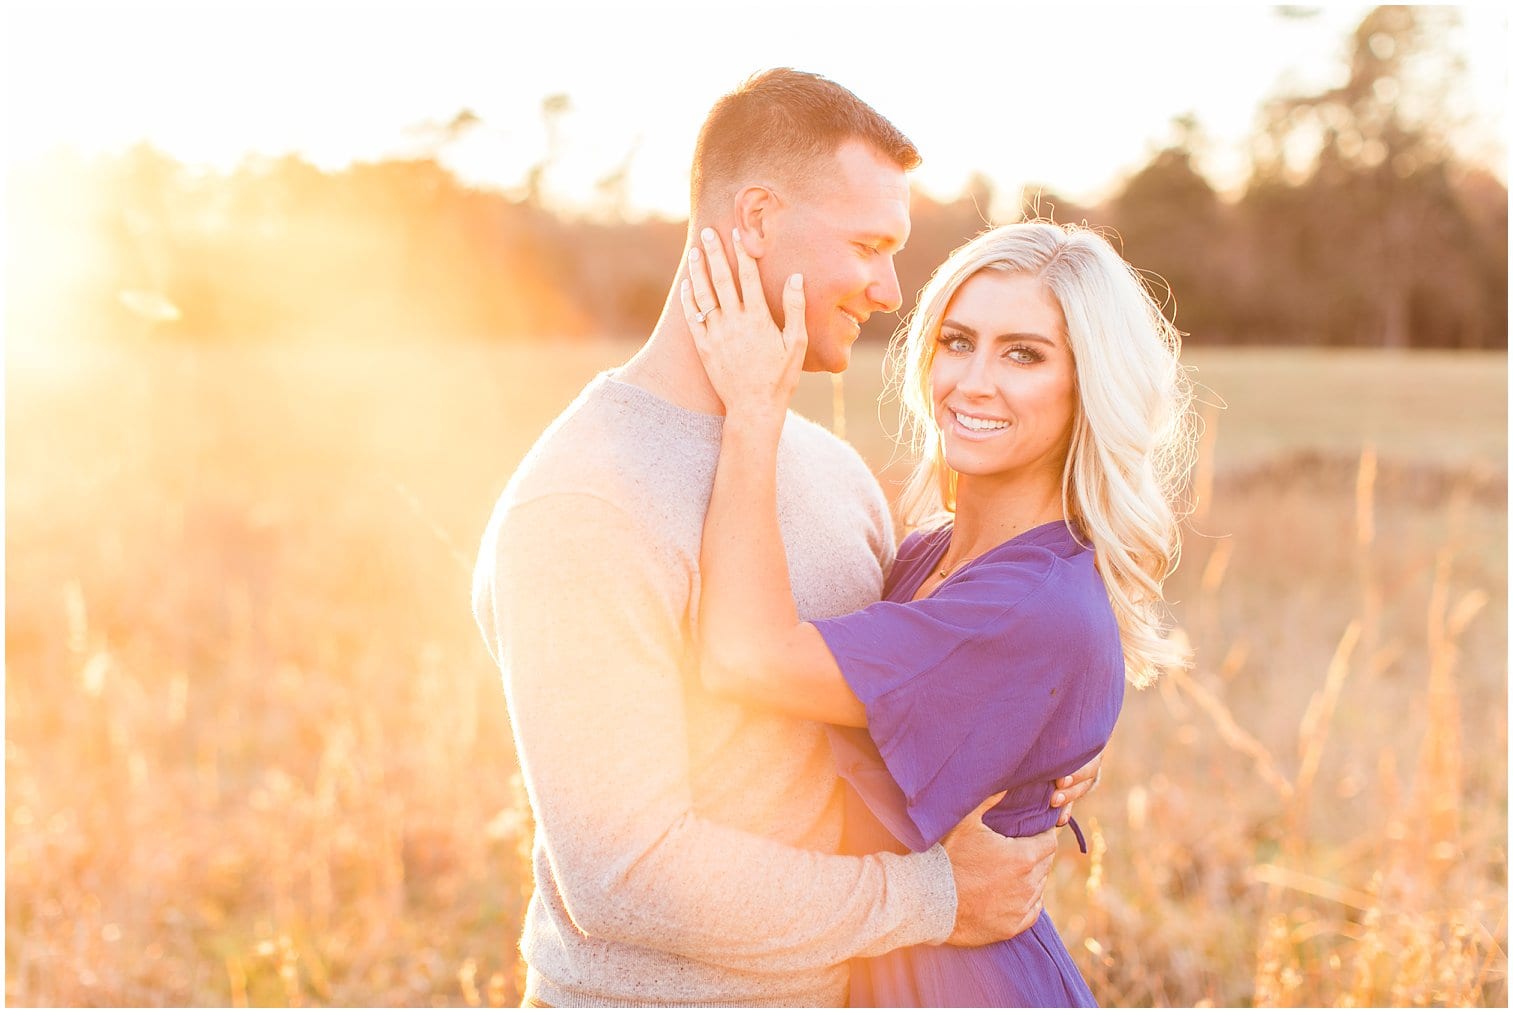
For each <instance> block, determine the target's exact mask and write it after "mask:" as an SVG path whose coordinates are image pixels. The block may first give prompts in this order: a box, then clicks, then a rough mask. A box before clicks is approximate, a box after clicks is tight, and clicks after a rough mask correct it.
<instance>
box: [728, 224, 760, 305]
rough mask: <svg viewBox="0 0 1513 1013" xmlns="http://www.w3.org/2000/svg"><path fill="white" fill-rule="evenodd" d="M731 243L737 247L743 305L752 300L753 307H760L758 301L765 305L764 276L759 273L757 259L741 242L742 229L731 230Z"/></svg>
mask: <svg viewBox="0 0 1513 1013" xmlns="http://www.w3.org/2000/svg"><path fill="white" fill-rule="evenodd" d="M730 242H731V245H733V246H734V247H735V266H736V271H737V273H738V274H739V275H740V278H741V299H742V303H741V304H742V305H743V306H744V305H746V300H750V301H751V305H752V306H756V305H758V300H760V301H761V302H762V303H765V302H766V300H763V299H762V276H761V274H760V273H759V272H758V271H757V262H756V258H755V257H753V256H752V255H751V254H750V253H748V252H747V251H746V244H745V243H743V242H741V230H740V229H731V230H730Z"/></svg>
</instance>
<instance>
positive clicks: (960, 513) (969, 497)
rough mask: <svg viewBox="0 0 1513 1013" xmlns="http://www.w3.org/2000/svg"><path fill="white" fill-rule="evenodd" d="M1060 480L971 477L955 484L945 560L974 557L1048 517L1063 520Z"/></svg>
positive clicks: (1047, 521) (965, 477) (963, 477)
mask: <svg viewBox="0 0 1513 1013" xmlns="http://www.w3.org/2000/svg"><path fill="white" fill-rule="evenodd" d="M1065 517H1066V514H1065V512H1064V511H1063V509H1062V502H1061V483H1060V481H1059V476H1058V480H1057V481H1055V482H1046V481H1037V482H993V481H980V480H979V481H974V480H973V476H970V475H962V476H961V477H960V478H959V479H958V480H957V484H956V518H955V521H954V522H953V524H952V529H951V547H950V548H949V549H948V550H947V552H946V555H947V557H948V560H950V561H953V562H956V561H961V560H966V559H975V558H976V557H977V556H980V555H982V554H983V553H984V552H987V551H988V550H989V549H991V548H993V547H994V546H997V545H1002V544H1003V543H1004V542H1007V541H1008V540H1009V539H1011V538H1014V537H1016V536H1018V535H1022V534H1024V533H1025V532H1026V531H1029V530H1030V529H1032V528H1038V527H1040V525H1042V524H1049V523H1050V522H1051V521H1059V520H1064V519H1065Z"/></svg>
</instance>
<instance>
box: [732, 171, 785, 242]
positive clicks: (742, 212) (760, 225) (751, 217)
mask: <svg viewBox="0 0 1513 1013" xmlns="http://www.w3.org/2000/svg"><path fill="white" fill-rule="evenodd" d="M777 209H778V197H777V194H775V193H773V192H772V191H771V190H769V189H768V188H767V187H765V186H748V187H746V188H745V189H742V190H740V191H737V193H736V195H735V209H734V210H735V222H736V228H738V229H740V230H741V245H742V246H744V247H746V252H747V253H749V254H751V255H752V256H753V257H755V258H757V259H758V260H760V259H761V258H762V255H763V254H765V253H766V252H767V250H768V249H769V248H770V247H771V244H772V226H773V213H774V212H775V211H777Z"/></svg>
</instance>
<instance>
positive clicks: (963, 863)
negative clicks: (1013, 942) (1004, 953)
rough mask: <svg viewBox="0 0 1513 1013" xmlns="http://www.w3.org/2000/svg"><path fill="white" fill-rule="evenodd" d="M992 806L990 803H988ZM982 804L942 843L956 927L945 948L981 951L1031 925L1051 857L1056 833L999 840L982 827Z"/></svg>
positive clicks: (985, 807)
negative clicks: (950, 876)
mask: <svg viewBox="0 0 1513 1013" xmlns="http://www.w3.org/2000/svg"><path fill="white" fill-rule="evenodd" d="M993 801H995V800H993V799H989V803H991V802H993ZM987 808H988V803H984V804H983V806H982V807H980V808H979V809H978V810H977V811H976V812H974V813H973V814H972V815H970V816H968V817H967V818H966V819H964V820H962V821H961V823H959V824H957V826H956V829H955V830H952V831H951V832H950V833H949V834H947V835H946V839H945V841H944V842H943V843H944V844H945V847H946V855H947V856H948V857H949V858H950V859H951V871H952V872H953V873H954V874H955V876H956V927H955V928H954V929H952V931H951V935H950V938H948V939H947V940H946V943H947V944H948V945H951V946H986V945H988V944H989V943H996V942H998V941H999V940H1000V939H1009V938H1012V937H1014V936H1017V935H1019V933H1021V932H1023V931H1024V930H1025V929H1027V928H1029V927H1030V926H1031V925H1033V924H1035V919H1036V918H1039V917H1040V911H1041V908H1042V907H1043V906H1044V903H1043V898H1044V895H1045V883H1046V878H1047V877H1049V876H1050V874H1051V862H1052V860H1053V859H1054V858H1055V856H1056V831H1055V830H1054V829H1052V830H1046V831H1044V832H1043V833H1039V834H1036V835H1035V836H1034V837H1003V836H1000V835H999V834H996V833H994V832H993V831H992V830H989V829H988V827H987V826H986V824H984V823H983V822H982V814H983V812H984V811H985V810H986V809H987Z"/></svg>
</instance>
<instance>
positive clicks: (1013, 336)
mask: <svg viewBox="0 0 1513 1013" xmlns="http://www.w3.org/2000/svg"><path fill="white" fill-rule="evenodd" d="M940 326H941V327H950V328H952V329H953V330H958V331H961V332H962V333H963V334H965V335H966V336H967V337H969V338H980V337H982V335H981V334H979V333H978V332H977V328H975V327H968V326H967V325H966V324H964V323H960V322H959V321H956V320H951V319H949V318H947V319H945V320H942V321H941V322H940ZM993 340H994V341H1038V342H1040V343H1041V344H1043V345H1050V346H1051V347H1053V348H1054V347H1055V346H1056V344H1057V341H1056V339H1055V338H1048V337H1046V336H1045V335H1044V334H1036V333H1035V332H1034V331H1008V332H1006V333H1004V334H996V335H994V336H993Z"/></svg>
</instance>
